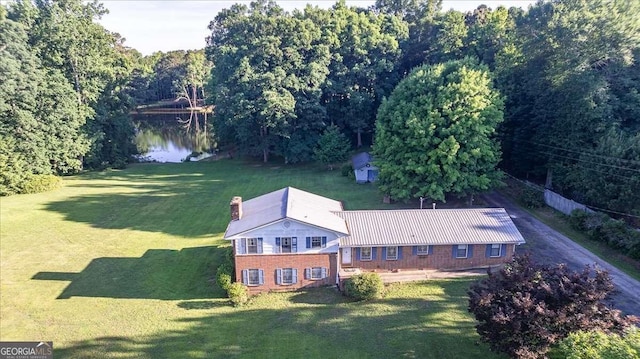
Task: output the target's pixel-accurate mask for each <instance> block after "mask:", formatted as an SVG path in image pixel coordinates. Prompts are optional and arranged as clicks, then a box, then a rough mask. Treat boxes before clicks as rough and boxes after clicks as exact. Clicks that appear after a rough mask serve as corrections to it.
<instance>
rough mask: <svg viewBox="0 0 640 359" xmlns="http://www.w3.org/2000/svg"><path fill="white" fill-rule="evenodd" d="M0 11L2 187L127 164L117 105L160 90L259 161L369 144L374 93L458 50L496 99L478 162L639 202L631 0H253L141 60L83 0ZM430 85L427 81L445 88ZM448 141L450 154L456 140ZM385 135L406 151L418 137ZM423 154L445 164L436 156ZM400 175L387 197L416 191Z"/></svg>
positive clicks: (634, 7) (593, 196)
mask: <svg viewBox="0 0 640 359" xmlns="http://www.w3.org/2000/svg"><path fill="white" fill-rule="evenodd" d="M0 11H1V15H0V19H1V21H2V23H1V24H2V25H0V26H1V33H0V41H1V42H0V51H1V52H2V58H3V62H2V66H3V67H4V69H3V70H4V71H3V72H2V76H3V77H4V78H3V80H5V79H6V80H5V81H2V84H0V91H2V92H3V95H2V96H1V97H0V116H2V127H1V130H0V136H2V141H1V143H2V144H1V145H0V166H2V169H3V170H2V192H3V194H7V193H12V192H20V183H23V182H24V181H25V180H26V178H28V177H30V176H33V175H40V174H48V173H54V174H64V173H73V172H74V171H78V170H79V169H80V168H81V166H82V165H84V166H85V167H88V168H103V167H114V166H115V167H119V166H123V165H125V164H126V162H127V161H128V160H129V158H130V156H131V154H132V153H134V152H135V148H134V147H132V143H133V141H132V137H133V126H132V123H131V119H130V118H129V116H128V112H129V111H130V109H131V108H132V107H133V106H135V105H139V104H148V103H150V102H155V101H159V100H163V99H167V98H174V99H175V98H178V97H184V98H186V99H187V100H189V103H190V104H192V105H198V104H201V103H202V102H203V100H204V101H206V103H208V104H212V105H214V106H215V111H214V115H213V124H212V129H213V131H211V135H212V136H215V137H216V142H217V143H220V144H221V145H223V146H228V147H233V148H235V149H237V150H238V151H239V152H241V153H244V154H246V155H250V156H255V157H258V158H261V159H262V160H263V161H269V160H271V159H272V158H275V160H279V161H283V162H285V163H296V162H306V161H311V160H313V159H314V157H315V156H314V152H318V148H317V147H318V141H319V139H320V138H321V136H322V134H323V133H324V132H325V131H326V130H327V129H329V128H332V129H333V128H334V127H335V128H337V129H338V130H339V131H340V133H342V134H343V135H344V136H346V137H347V138H348V139H349V140H350V142H351V145H352V147H353V148H357V147H361V146H367V145H372V144H374V142H375V141H378V139H375V140H374V137H375V136H377V134H376V127H377V126H378V124H377V123H380V118H379V117H380V115H381V114H382V113H387V114H393V113H397V111H395V110H394V109H392V108H388V107H389V106H387V107H386V109H385V110H384V111H382V110H381V109H380V106H381V104H382V103H383V102H384V101H385V100H384V99H389V100H390V99H391V97H392V94H393V96H395V97H397V98H398V99H400V100H401V102H404V103H405V104H407V103H409V102H413V103H414V104H415V102H416V101H418V100H420V97H417V98H416V97H415V96H414V98H411V97H410V96H407V93H406V92H405V93H404V94H403V93H402V90H401V89H399V88H397V86H398V84H399V83H400V81H402V80H403V79H407V78H408V77H409V76H410V75H411V74H412V71H418V69H422V70H424V66H428V67H429V66H431V67H433V68H437V66H444V67H445V68H448V65H447V66H445V65H443V64H446V63H449V62H451V61H462V62H463V63H466V64H467V65H468V66H470V67H469V68H471V67H473V68H475V69H476V70H477V69H481V72H482V73H483V74H478V73H475V75H474V72H473V71H467V70H464V71H463V72H464V75H461V76H463V77H464V76H476V77H477V78H485V77H486V78H487V79H488V83H486V84H485V85H486V86H488V87H487V88H489V89H490V91H488V92H486V94H488V95H489V96H490V97H492V98H494V99H495V100H496V101H497V102H496V106H495V109H496V111H495V114H494V115H492V116H493V117H492V118H491V121H488V122H487V123H486V124H487V125H488V127H486V126H479V127H478V126H475V127H474V126H471V127H469V128H467V129H465V130H464V131H463V132H467V135H469V136H470V137H469V138H467V139H466V141H471V142H469V143H475V145H474V146H476V147H478V150H479V151H480V152H481V153H484V154H486V155H487V156H489V157H490V158H492V159H491V160H490V161H488V162H490V163H493V165H495V163H497V162H498V161H499V163H498V167H499V168H502V169H504V170H506V171H508V172H510V173H512V174H514V175H516V176H518V177H521V178H528V179H530V180H535V181H544V179H545V177H547V176H550V177H551V181H550V184H551V185H552V186H553V189H554V190H555V191H557V192H560V193H562V194H565V195H567V196H569V197H572V198H574V199H575V200H577V201H580V202H583V203H585V204H587V205H591V206H596V207H601V208H606V209H609V210H613V211H616V212H621V213H631V214H635V215H638V214H640V191H638V190H637V189H638V188H640V134H639V129H640V116H639V115H640V92H639V89H640V70H639V65H638V60H637V59H638V55H640V51H639V48H640V46H639V44H640V20H639V19H640V16H638V15H640V4H638V3H637V2H628V1H623V0H615V1H607V2H605V1H601V0H554V1H540V2H538V3H537V4H535V5H533V6H531V7H530V8H529V9H527V10H523V9H520V8H509V9H507V8H504V7H498V8H497V9H490V8H488V7H486V6H479V7H478V8H477V9H475V10H474V11H471V12H468V13H463V12H459V11H454V10H449V11H443V8H442V4H441V1H439V0H378V1H376V3H375V5H374V6H372V7H370V8H358V7H350V6H347V5H346V4H345V3H344V2H343V1H339V2H337V3H336V4H335V5H333V6H332V7H331V8H329V9H321V8H318V7H313V6H307V7H306V8H304V9H302V10H295V11H293V12H287V11H284V10H283V9H282V8H281V7H280V6H278V5H277V4H276V3H274V2H270V1H266V0H260V1H255V2H253V3H251V4H249V5H243V4H236V5H233V6H231V7H229V8H227V9H225V10H222V11H221V12H219V13H218V15H217V16H216V17H215V18H214V19H212V21H211V23H210V24H209V29H210V31H211V34H210V36H209V37H208V38H207V40H206V46H205V47H204V49H203V50H199V51H189V52H186V51H175V52H169V53H156V54H153V55H150V56H145V57H143V56H141V55H140V54H139V53H138V52H137V51H135V50H133V49H129V48H127V47H126V46H124V43H123V39H122V38H120V37H119V36H118V35H117V34H113V33H110V32H108V31H107V30H105V29H104V28H102V27H101V26H100V25H98V24H97V23H96V22H95V20H96V19H97V18H98V17H100V16H101V15H102V14H104V11H106V9H105V8H104V7H103V6H102V5H100V4H99V3H98V2H89V3H83V2H80V1H79V0H59V1H46V0H36V1H23V0H20V1H16V2H13V3H12V4H11V5H10V6H8V7H4V6H3V7H2V9H1V10H0ZM5 59H7V60H5ZM472 63H473V65H471V64H472ZM465 66H466V65H465ZM449 67H450V66H449ZM465 71H466V72H465ZM456 72H457V70H456ZM485 73H486V75H485ZM485 82H486V81H485ZM45 84H46V86H44V85H45ZM463 84H464V85H463ZM476 85H477V84H476ZM476 85H474V84H473V82H469V81H466V80H465V81H462V80H461V81H460V84H459V85H457V86H459V87H460V86H462V87H460V88H461V90H464V91H462V92H460V93H456V92H447V93H448V94H449V95H448V96H461V94H464V93H469V92H468V90H469V89H473V88H474V86H476ZM449 86H450V87H451V86H453V85H449ZM464 86H468V87H464ZM469 86H470V87H469ZM483 86H484V85H483ZM405 88H406V86H405ZM433 88H437V86H435V87H433ZM394 90H395V91H394ZM438 91H439V92H438V93H437V94H434V93H432V94H431V95H433V96H437V95H438V94H441V93H445V92H446V91H445V92H443V91H440V90H438ZM465 91H467V92H465ZM394 92H396V93H395V94H394ZM480 92H482V91H480ZM496 94H497V95H496ZM403 96H404V97H403ZM53 99H55V101H54V100H53ZM449 100H454V99H451V98H450V99H449ZM450 102H451V101H450ZM425 103H431V102H429V101H426V102H425ZM451 103H454V102H451ZM433 104H444V105H446V104H447V101H445V100H443V99H438V100H437V101H435V102H432V105H433ZM432 105H429V106H432ZM416 108H417V109H419V108H420V106H418V107H416ZM405 110H407V109H405ZM381 111H382V112H381ZM439 113H440V115H442V114H443V113H444V112H442V111H440V112H439ZM469 116H470V117H468V118H474V116H476V115H475V114H473V113H471V112H469ZM495 116H498V117H495ZM452 118H453V117H452ZM467 123H472V122H469V121H467ZM485 127H486V128H485ZM491 128H493V130H494V132H491V131H489V132H486V131H485V130H487V129H491ZM414 129H419V128H418V127H416V128H414ZM332 131H334V130H332ZM448 131H449V132H451V131H452V130H448ZM469 131H472V132H469ZM473 131H480V133H484V135H486V137H487V138H488V139H490V141H480V140H479V139H478V138H476V137H474V133H475V132H473ZM483 131H484V132H483ZM436 132H437V131H436ZM436 132H434V133H436ZM449 132H447V136H452V134H451V133H449ZM417 134H418V135H419V134H420V133H417ZM414 135H415V133H414ZM484 135H483V136H484ZM404 136H406V134H405V135H404ZM431 136H434V135H433V134H432V135H431ZM454 139H455V142H456V143H457V144H454V142H451V141H452V140H449V142H448V143H449V144H450V145H451V146H450V147H449V150H450V151H451V150H453V149H456V148H457V149H456V150H455V151H454V152H452V153H454V154H455V153H457V152H456V151H459V150H460V149H465V146H463V144H464V141H463V139H460V140H458V139H457V138H455V136H454ZM381 140H383V139H381ZM441 140H442V141H444V140H445V139H444V138H443V139H441ZM474 141H475V142H474ZM427 142H429V141H427ZM416 143H417V142H416ZM439 143H440V142H438V141H436V140H434V141H431V142H429V143H428V144H425V145H426V146H435V145H439ZM497 144H499V145H500V147H499V148H498V147H496V145H497ZM409 147H411V146H409ZM414 147H415V146H414ZM472 147H473V146H471V145H468V146H467V147H466V148H468V149H469V150H473V148H472ZM398 148H399V149H400V150H402V152H399V153H404V154H405V155H404V158H405V159H404V161H408V160H413V161H415V160H416V159H417V158H420V156H427V154H428V153H429V152H430V151H431V150H432V149H433V148H425V149H424V153H421V152H420V150H419V147H418V152H414V153H411V152H406V151H405V149H403V148H402V146H399V147H398ZM374 149H375V144H374ZM399 153H398V154H399ZM469 153H471V152H469ZM465 156H467V155H465ZM441 157H442V158H445V157H446V156H441ZM493 157H495V160H494V159H493ZM401 158H402V156H399V155H398V156H397V158H395V159H393V160H394V161H401V160H402V159H401ZM434 158H438V156H434ZM465 158H466V157H465ZM390 159H391V157H390ZM453 159H454V160H455V159H456V156H453ZM466 161H467V162H466V165H465V166H462V167H460V168H459V170H460V171H462V172H460V173H459V174H458V175H455V174H454V175H453V177H451V179H452V181H453V182H459V181H458V180H456V178H457V177H456V176H462V177H460V178H461V179H462V180H463V182H468V183H472V184H473V183H475V186H476V187H474V188H476V189H478V190H482V189H483V188H484V187H486V186H485V184H486V183H489V182H492V183H493V182H494V181H493V180H495V178H494V179H492V181H487V180H486V179H483V180H481V181H479V182H478V181H476V180H472V179H469V178H466V177H465V176H466V173H467V172H464V171H463V170H464V169H469V168H471V167H473V166H476V165H477V163H476V164H471V162H469V161H468V158H466ZM428 165H429V166H440V167H441V168H440V169H439V170H433V168H431V170H429V171H431V172H433V173H436V174H437V173H442V171H443V170H444V167H443V163H442V160H440V162H437V161H436V162H432V163H430V164H428ZM493 165H492V166H493ZM418 167H419V166H418ZM480 167H482V168H485V170H483V171H485V172H486V171H487V170H486V169H487V168H488V171H493V169H492V168H489V167H490V166H489V167H487V166H486V165H482V166H480ZM425 168H426V167H425ZM452 168H454V167H452ZM5 169H7V170H5ZM471 169H473V168H471ZM425 171H427V170H426V169H425ZM429 171H427V172H429ZM476 172H477V171H476ZM7 173H10V174H7ZM419 178H421V179H420V181H424V177H419ZM405 180H406V179H403V181H405ZM414 181H415V179H414ZM450 182H451V181H450ZM454 184H455V183H454ZM452 186H453V184H451V186H450V189H451V188H453V187H452ZM414 187H415V188H416V190H412V191H410V192H408V193H406V194H402V195H399V196H398V197H404V198H411V197H416V196H421V195H423V194H424V193H421V192H425V191H426V190H425V189H424V188H423V189H419V188H420V186H414ZM467 190H468V189H467ZM473 191H474V189H473V188H472V189H471V190H470V192H473ZM436 192H437V191H435V192H432V193H436ZM467 192H469V191H467Z"/></svg>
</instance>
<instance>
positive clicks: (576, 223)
mask: <svg viewBox="0 0 640 359" xmlns="http://www.w3.org/2000/svg"><path fill="white" fill-rule="evenodd" d="M588 217H589V213H587V212H586V211H583V210H581V209H574V210H573V211H571V215H570V216H569V225H571V227H573V228H574V229H577V230H579V231H586V229H587V227H586V221H587V218H588Z"/></svg>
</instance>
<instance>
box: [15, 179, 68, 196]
mask: <svg viewBox="0 0 640 359" xmlns="http://www.w3.org/2000/svg"><path fill="white" fill-rule="evenodd" d="M61 186H62V179H61V178H60V177H58V176H54V175H32V176H30V177H29V179H28V180H27V182H26V183H25V184H24V187H23V189H22V191H21V192H22V193H40V192H47V191H51V190H54V189H58V188H60V187H61Z"/></svg>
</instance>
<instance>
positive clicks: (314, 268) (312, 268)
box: [309, 267, 324, 280]
mask: <svg viewBox="0 0 640 359" xmlns="http://www.w3.org/2000/svg"><path fill="white" fill-rule="evenodd" d="M316 269H317V270H318V271H319V272H320V274H318V276H314V275H313V273H314V271H315V270H316ZM309 279H313V280H319V279H324V278H322V267H311V278H309Z"/></svg>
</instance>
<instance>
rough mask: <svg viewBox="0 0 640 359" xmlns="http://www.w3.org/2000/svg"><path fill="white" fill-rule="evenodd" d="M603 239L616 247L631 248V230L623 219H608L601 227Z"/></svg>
mask: <svg viewBox="0 0 640 359" xmlns="http://www.w3.org/2000/svg"><path fill="white" fill-rule="evenodd" d="M600 237H601V240H603V241H605V242H607V244H608V245H609V246H610V247H613V248H616V249H625V250H627V251H628V250H629V249H631V246H632V245H633V244H632V243H630V242H631V232H630V231H629V230H628V228H627V225H626V224H625V223H624V222H623V221H619V220H615V219H608V220H607V221H605V222H604V223H603V224H602V227H601V228H600Z"/></svg>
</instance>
